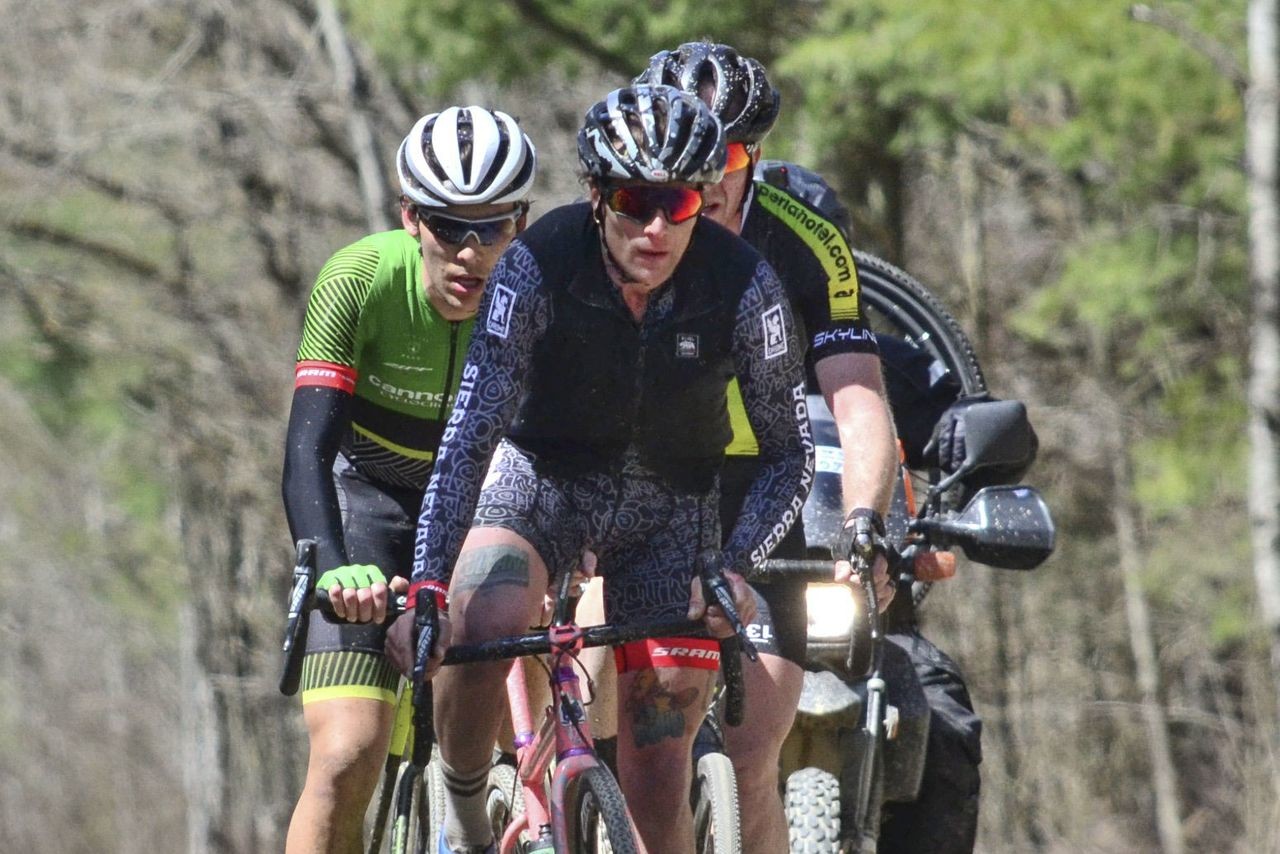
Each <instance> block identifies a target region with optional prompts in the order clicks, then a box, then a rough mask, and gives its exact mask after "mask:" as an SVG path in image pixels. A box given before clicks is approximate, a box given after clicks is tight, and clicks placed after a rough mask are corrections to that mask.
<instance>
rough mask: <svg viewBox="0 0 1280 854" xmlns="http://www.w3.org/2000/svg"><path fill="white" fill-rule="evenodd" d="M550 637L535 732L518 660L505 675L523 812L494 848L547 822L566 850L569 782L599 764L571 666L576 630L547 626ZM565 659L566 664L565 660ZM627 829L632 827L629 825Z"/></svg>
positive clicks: (578, 638)
mask: <svg viewBox="0 0 1280 854" xmlns="http://www.w3.org/2000/svg"><path fill="white" fill-rule="evenodd" d="M548 636H549V639H550V642H551V672H550V680H549V681H550V685H551V705H549V706H548V707H547V709H546V711H545V715H544V717H543V719H542V722H541V724H539V725H538V728H537V730H536V732H535V729H534V726H535V725H534V716H533V713H532V710H531V709H530V708H529V693H528V689H527V687H526V683H525V678H524V662H523V659H516V660H515V661H514V662H513V663H512V667H511V672H510V673H509V674H508V675H507V696H508V698H509V701H510V704H511V721H512V726H513V729H514V730H515V748H516V768H517V774H518V779H519V781H520V784H521V786H522V787H523V789H524V809H525V812H524V815H523V816H521V817H519V818H517V819H516V820H514V821H512V822H511V824H510V825H508V826H507V830H506V832H505V833H504V834H503V837H502V842H501V847H500V850H501V851H503V852H507V854H510V852H513V851H515V850H516V844H517V842H518V841H519V838H520V834H521V833H522V832H525V831H528V833H529V836H530V837H531V838H532V839H535V840H536V839H538V838H539V837H540V836H541V835H542V833H543V828H546V827H549V828H550V830H551V837H552V840H553V841H554V844H555V848H556V850H557V851H562V850H567V848H568V844H569V824H568V818H567V816H566V815H565V812H564V804H565V803H566V802H567V800H568V794H569V785H570V784H571V783H572V782H573V780H574V778H576V777H577V776H578V775H580V774H582V772H583V771H585V770H586V769H587V768H591V767H593V766H596V765H600V764H601V762H600V760H599V759H598V758H597V757H596V753H595V743H594V741H593V740H592V738H591V730H590V725H589V723H588V721H587V715H586V712H585V710H584V707H583V702H582V692H581V689H580V687H579V684H580V681H579V679H578V674H577V672H576V670H575V664H576V662H577V656H578V652H579V651H580V650H581V649H582V630H581V629H580V628H579V627H578V626H577V625H575V624H572V623H570V624H567V625H553V626H551V627H550V629H549V630H548ZM566 658H567V659H569V661H568V662H567V663H566V661H565V659H566ZM553 758H554V759H555V767H554V769H552V770H551V796H550V798H548V795H547V785H546V781H547V772H548V769H550V767H551V761H552V759H553ZM632 832H633V833H634V832H635V829H634V825H633V828H632Z"/></svg>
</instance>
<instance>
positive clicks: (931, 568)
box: [912, 552, 956, 581]
mask: <svg viewBox="0 0 1280 854" xmlns="http://www.w3.org/2000/svg"><path fill="white" fill-rule="evenodd" d="M912 566H913V567H914V569H915V573H916V581H946V580H947V579H948V578H950V577H951V576H953V575H955V574H956V556H955V555H953V554H952V553H951V552H920V554H918V555H916V558H915V560H914V561H912Z"/></svg>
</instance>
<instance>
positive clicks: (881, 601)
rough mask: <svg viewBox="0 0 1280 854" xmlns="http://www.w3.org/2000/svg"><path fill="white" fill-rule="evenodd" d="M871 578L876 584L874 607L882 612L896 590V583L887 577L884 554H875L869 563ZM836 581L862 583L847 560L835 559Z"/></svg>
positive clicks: (887, 562) (887, 568)
mask: <svg viewBox="0 0 1280 854" xmlns="http://www.w3.org/2000/svg"><path fill="white" fill-rule="evenodd" d="M871 578H872V579H873V580H874V581H875V585H876V607H877V608H878V609H879V611H880V613H881V614H883V613H884V612H885V609H886V608H888V607H889V603H890V602H892V601H893V597H894V594H896V593H897V592H898V585H896V584H894V583H893V579H892V578H890V577H889V561H888V560H886V559H885V556H884V555H882V554H879V553H877V554H876V559H875V562H874V563H872V564H871ZM836 581H838V582H847V583H851V584H861V583H862V579H861V578H859V577H858V573H856V572H854V571H853V564H851V563H849V561H847V560H838V561H836Z"/></svg>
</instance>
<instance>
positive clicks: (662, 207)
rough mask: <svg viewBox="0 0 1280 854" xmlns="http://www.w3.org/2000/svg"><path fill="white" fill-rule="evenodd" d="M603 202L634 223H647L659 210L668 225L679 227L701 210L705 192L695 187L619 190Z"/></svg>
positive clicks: (647, 187)
mask: <svg viewBox="0 0 1280 854" xmlns="http://www.w3.org/2000/svg"><path fill="white" fill-rule="evenodd" d="M604 203H605V204H606V205H608V206H609V210H611V211H613V212H614V213H616V214H618V215H619V216H624V217H626V218H627V219H629V220H632V221H633V222H638V223H641V224H647V223H650V222H653V218H654V217H655V216H657V215H658V212H659V211H662V213H663V214H665V215H666V217H667V222H669V223H671V224H672V225H679V224H680V223H682V222H688V221H689V220H691V219H693V218H694V217H696V216H697V215H698V213H699V212H700V211H701V210H702V191H701V190H695V189H693V188H692V187H660V186H659V187H655V186H651V185H642V186H638V187H616V188H615V189H612V190H610V191H609V192H608V193H606V194H605V197H604Z"/></svg>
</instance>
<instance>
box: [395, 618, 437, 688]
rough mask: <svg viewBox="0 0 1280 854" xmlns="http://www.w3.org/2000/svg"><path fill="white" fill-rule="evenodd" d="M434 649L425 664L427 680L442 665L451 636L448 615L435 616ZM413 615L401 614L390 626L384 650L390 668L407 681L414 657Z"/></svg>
mask: <svg viewBox="0 0 1280 854" xmlns="http://www.w3.org/2000/svg"><path fill="white" fill-rule="evenodd" d="M436 625H437V627H438V628H437V629H436V647H435V653H434V654H433V655H432V656H431V659H430V661H428V662H427V678H428V679H430V678H431V677H433V676H435V675H436V673H437V672H438V671H439V670H440V666H441V665H442V664H444V654H445V651H446V650H448V648H449V637H450V635H451V631H450V626H449V615H448V614H437V615H436ZM413 640H414V639H413V613H412V612H409V613H405V614H401V615H400V617H399V619H397V620H396V621H395V622H394V623H392V624H391V628H389V629H387V642H386V646H385V647H384V649H385V650H386V653H387V660H388V661H390V662H391V666H392V667H394V668H395V669H396V670H399V671H400V673H401V675H402V676H404V677H405V678H406V679H408V678H409V677H410V676H412V675H413V657H414V655H415V645H414V642H413Z"/></svg>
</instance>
